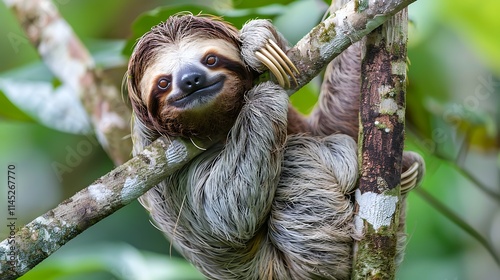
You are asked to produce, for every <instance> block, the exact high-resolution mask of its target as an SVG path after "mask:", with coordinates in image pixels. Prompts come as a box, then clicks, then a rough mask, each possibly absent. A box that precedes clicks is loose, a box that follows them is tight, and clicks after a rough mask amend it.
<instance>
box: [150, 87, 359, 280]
mask: <svg viewBox="0 0 500 280" xmlns="http://www.w3.org/2000/svg"><path fill="white" fill-rule="evenodd" d="M287 106H288V98H287V95H286V92H285V91H284V90H283V89H282V88H280V87H278V86H276V85H274V84H272V83H270V82H267V83H264V84H260V85H258V86H256V87H255V88H253V89H252V90H250V91H249V92H248V93H247V94H246V103H245V105H244V106H243V108H242V110H241V112H240V115H239V116H238V118H237V120H236V123H235V125H234V127H233V129H232V130H231V132H230V134H229V136H228V139H227V141H226V144H225V145H218V146H216V147H213V148H211V149H209V150H208V151H206V152H204V153H203V154H201V155H200V156H198V157H197V158H196V159H194V160H193V161H192V162H191V163H190V164H189V165H188V166H186V167H184V168H183V169H182V170H180V171H178V172H176V173H175V174H174V175H172V176H170V177H169V178H168V179H167V180H166V181H165V182H163V183H162V184H160V185H159V186H158V187H156V188H155V189H153V190H151V191H149V192H148V193H147V194H145V195H144V196H143V197H141V202H142V203H143V204H144V205H145V207H146V208H147V209H148V210H149V211H150V212H151V216H152V218H153V219H154V222H155V224H156V225H157V226H158V227H159V228H160V229H161V230H162V231H163V232H164V233H166V234H167V235H168V236H169V238H170V240H171V242H172V243H173V244H174V245H175V246H176V248H178V249H179V250H180V251H181V252H182V253H183V255H184V256H186V257H187V258H188V259H190V260H191V261H192V262H193V263H194V264H195V265H196V266H197V267H199V268H200V269H201V270H202V271H203V272H204V273H205V274H206V275H207V276H208V277H210V278H211V279H310V278H313V277H328V279H347V277H348V275H349V273H350V262H351V247H352V242H353V239H352V235H353V230H352V223H351V221H352V215H353V205H352V202H351V200H350V196H349V193H350V192H351V191H352V190H353V189H354V186H355V184H356V179H357V158H356V144H355V142H354V140H352V138H350V137H348V136H344V135H332V136H329V137H326V138H324V139H318V138H314V137H307V136H300V135H293V136H290V137H287V135H286V123H287V108H288V107H287ZM281 163H282V164H281ZM268 217H269V219H268ZM252 248H257V249H256V250H252ZM325 256H326V257H325Z"/></svg>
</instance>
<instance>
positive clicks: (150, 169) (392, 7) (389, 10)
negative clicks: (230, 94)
mask: <svg viewBox="0 0 500 280" xmlns="http://www.w3.org/2000/svg"><path fill="white" fill-rule="evenodd" d="M4 1H5V2H6V4H7V6H9V7H14V6H15V7H16V8H13V9H14V10H16V9H19V10H23V9H25V7H22V6H23V5H27V6H28V4H30V5H31V6H30V7H31V8H30V11H31V12H33V11H32V10H33V9H36V7H34V6H33V5H36V4H39V5H42V4H43V5H52V3H50V2H49V1H47V0H33V1H26V0H25V1H20V0H4ZM414 1H415V0H394V1H376V2H373V1H368V2H370V5H368V3H367V2H359V1H352V2H350V3H348V4H346V5H345V6H344V7H342V8H341V9H340V10H339V11H337V12H336V13H335V14H334V15H332V16H330V17H329V18H328V19H327V20H326V21H325V22H322V23H320V24H319V25H318V26H317V27H315V28H314V29H313V30H312V31H311V32H310V33H309V34H308V35H306V36H305V37H304V38H303V39H302V40H301V41H300V42H299V43H297V45H296V46H295V47H294V48H292V49H291V50H290V51H289V53H288V55H289V56H290V58H291V60H292V61H293V62H294V63H295V65H296V66H297V68H298V69H299V71H300V72H301V75H300V77H299V79H298V84H297V85H296V87H294V88H293V89H291V90H290V94H291V93H293V92H295V91H296V90H297V89H299V88H300V87H302V86H304V85H305V84H306V83H307V82H308V81H310V80H311V79H313V78H314V76H316V75H317V74H318V73H319V72H320V71H321V70H322V69H323V68H324V67H325V66H326V65H327V64H328V62H330V61H331V60H332V59H333V58H334V57H335V56H336V55H338V54H339V53H340V52H342V51H343V50H344V49H346V48H347V47H348V46H349V45H351V44H352V43H354V42H356V41H359V40H360V39H361V38H362V36H364V35H366V34H368V33H369V32H371V31H372V30H373V29H375V28H376V27H377V26H379V25H380V24H382V23H383V22H385V21H386V20H387V19H389V18H390V17H391V16H392V15H394V14H395V13H397V12H398V11H400V10H401V9H403V8H404V7H406V6H407V5H409V4H411V3H412V2H414ZM372 2H373V3H372ZM47 3H48V4H47ZM51 8H54V7H52V6H51ZM19 19H20V20H21V18H20V17H19ZM34 22H36V21H34ZM30 24H31V23H30V21H29V20H28V21H26V22H24V25H25V30H27V31H29V30H30V28H31V27H30ZM34 28H39V27H34ZM28 33H29V32H28ZM32 42H33V43H34V44H35V45H36V46H39V45H38V44H39V43H40V42H39V41H38V39H37V40H32ZM60 43H61V44H64V45H67V44H68V42H67V41H63V42H60ZM80 47H82V48H83V46H81V45H80ZM39 51H41V50H40V49H39ZM42 56H43V55H42ZM44 61H45V62H46V63H47V60H44ZM62 63H64V62H62ZM82 63H83V65H85V63H84V62H82ZM53 66H54V67H57V66H58V65H57V64H54V65H53ZM61 75H62V74H61ZM91 81H93V82H94V83H95V82H96V81H97V80H91ZM403 84H404V83H403ZM105 88H106V87H104V88H103V89H105ZM108 89H109V90H110V91H114V90H115V89H116V88H115V89H112V88H108ZM94 93H95V95H106V94H107V91H106V90H103V91H97V92H94ZM88 98H94V97H88ZM95 98H97V99H98V100H103V99H106V98H109V96H105V97H103V96H99V97H95ZM101 98H102V99H101ZM119 100H120V99H119ZM85 102H86V101H84V103H85ZM86 104H94V105H96V104H98V105H99V104H101V106H97V107H96V108H102V106H104V105H105V106H104V108H105V109H106V110H110V111H111V110H113V108H112V107H107V106H111V105H112V104H113V103H107V102H104V103H100V101H96V103H94V102H90V103H86ZM106 104H107V105H106ZM120 106H121V105H120ZM120 106H119V108H121V107H120ZM96 112H98V111H96ZM98 116H99V115H97V117H98ZM96 121H97V119H96ZM95 128H96V132H98V129H102V127H101V126H99V124H98V123H96V124H95ZM117 131H119V133H115V134H114V135H111V134H109V135H108V134H106V137H111V138H109V139H110V141H109V142H106V143H115V142H116V141H117V140H121V139H122V138H120V137H119V136H118V135H121V132H120V131H123V130H121V128H117ZM391 134H392V133H391ZM101 140H102V139H101ZM214 140H215V139H214ZM106 143H105V144H106ZM197 143H198V141H197ZM210 144H211V143H204V145H203V146H204V147H207V146H209V145H210ZM112 148H113V147H112ZM200 152H201V150H200V149H198V148H197V146H195V145H193V144H192V143H190V142H189V141H185V140H182V139H178V138H172V137H170V138H169V139H167V138H165V137H161V138H159V139H158V140H156V141H155V142H154V143H153V144H152V145H150V146H149V147H148V148H147V149H145V150H144V151H143V152H142V153H141V154H139V155H137V156H136V157H134V158H133V159H131V160H129V161H128V162H127V163H125V164H124V165H122V166H119V167H117V168H116V169H115V170H113V171H111V172H110V173H108V174H106V175H104V176H103V177H101V178H100V179H98V180H97V181H96V182H94V184H92V185H91V186H89V187H87V188H86V189H84V190H82V191H80V192H78V193H77V194H75V195H74V196H73V197H71V198H69V199H68V200H66V201H64V202H62V203H61V204H60V205H59V206H57V207H56V208H55V209H53V210H50V211H49V212H47V213H45V214H44V215H42V216H40V217H38V218H36V219H35V220H33V221H32V222H30V223H29V224H28V225H26V226H25V227H23V228H21V229H20V230H19V231H18V232H16V233H15V234H14V236H12V238H11V237H8V238H7V239H5V240H3V241H2V242H0V276H1V278H2V279H15V278H17V277H19V276H21V275H23V274H25V273H26V272H27V271H29V270H30V269H31V268H33V267H34V266H35V265H37V264H38V263H39V262H41V261H42V260H43V259H45V258H47V257H48V256H50V255H51V254H52V253H54V252H55V251H56V250H57V249H59V248H60V247H61V246H62V245H64V244H65V243H67V242H68V241H69V240H71V239H73V238H74V237H76V236H77V235H78V234H79V233H81V232H82V231H84V230H85V229H87V228H88V227H90V226H91V225H93V224H95V223H97V222H98V221H100V220H101V219H103V218H105V217H107V216H109V215H110V214H112V213H113V212H114V211H116V210H118V209H120V208H121V207H123V206H124V205H126V204H128V203H130V202H131V201H133V200H134V199H136V198H138V197H139V196H140V195H142V194H143V193H145V192H146V191H147V190H149V189H150V188H152V187H153V186H155V185H156V184H158V182H160V181H161V180H162V179H163V178H165V177H166V176H168V175H169V174H172V173H173V172H174V171H176V170H177V169H179V168H180V167H182V166H183V165H184V164H185V163H187V162H188V161H190V160H191V159H193V158H194V157H195V156H196V155H197V154H199V153H200ZM120 153H121V152H120ZM117 158H118V157H117ZM117 158H115V162H116V159H117ZM399 171H400V170H399ZM398 174H399V173H398ZM391 183H392V181H391ZM12 241H14V242H13V244H12V243H11V242H12Z"/></svg>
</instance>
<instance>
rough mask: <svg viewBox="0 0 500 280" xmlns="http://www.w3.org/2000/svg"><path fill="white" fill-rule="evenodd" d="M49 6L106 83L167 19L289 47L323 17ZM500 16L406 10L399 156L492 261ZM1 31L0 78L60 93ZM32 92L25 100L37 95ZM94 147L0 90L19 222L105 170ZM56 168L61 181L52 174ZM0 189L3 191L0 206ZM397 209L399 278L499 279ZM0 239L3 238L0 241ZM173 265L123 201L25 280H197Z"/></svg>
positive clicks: (478, 5) (312, 5) (281, 4)
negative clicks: (268, 30)
mask: <svg viewBox="0 0 500 280" xmlns="http://www.w3.org/2000/svg"><path fill="white" fill-rule="evenodd" d="M54 2H55V3H56V4H57V5H58V8H59V9H60V11H61V14H62V15H63V17H64V18H65V19H66V20H67V21H68V22H69V24H70V25H71V26H72V27H73V28H74V30H75V32H76V33H77V34H78V36H79V37H80V38H81V39H82V41H83V42H84V43H85V44H86V46H87V47H88V48H89V49H90V50H91V51H92V54H93V56H94V57H95V59H96V61H97V62H98V65H99V66H100V67H102V69H103V71H105V72H106V74H108V75H109V77H110V78H112V79H113V80H114V81H115V83H116V85H117V86H119V85H120V83H121V78H122V76H123V74H124V72H125V64H126V57H127V56H128V55H129V54H130V52H131V50H132V46H133V43H134V42H135V40H136V38H137V37H139V36H140V35H141V34H143V33H144V32H145V31H147V30H148V29H149V28H151V26H152V25H155V24H157V23H158V22H160V21H163V20H165V19H166V18H167V17H168V16H169V15H170V14H172V13H176V12H180V11H190V12H192V13H194V14H197V13H199V12H202V13H213V14H217V15H221V16H224V18H225V19H226V20H227V21H230V22H232V23H234V24H235V25H236V26H237V27H241V25H242V24H243V23H244V22H245V21H247V20H248V19H252V18H270V19H273V22H274V23H275V25H276V26H277V27H278V29H279V30H280V31H281V32H282V33H283V34H284V36H286V38H287V39H288V40H289V41H290V42H291V43H292V44H293V43H295V42H296V41H297V40H299V39H300V38H301V37H302V36H303V35H304V34H306V33H307V32H308V31H309V30H310V29H311V28H312V27H313V26H314V25H316V24H317V23H318V22H319V21H320V20H321V18H322V16H323V14H324V11H325V9H326V7H327V6H328V3H326V2H324V1H320V0H303V1H300V0H295V1H292V0H273V1H266V0H258V1H241V0H234V1H231V0H209V1H202V0H189V1H186V0H174V1H162V0H150V1H132V0H123V1H98V0H87V1H74V0H73V1H72V0H69V1H54ZM498 11H500V1H497V0H486V1H481V2H477V1H472V0H455V1H451V0H443V1H433V0H418V1H417V2H415V3H414V4H412V5H411V6H410V20H411V23H410V34H409V49H408V57H409V61H410V66H409V84H408V88H407V89H408V93H407V142H406V144H407V148H408V149H409V150H416V151H418V152H420V153H421V154H422V155H423V156H424V157H425V160H426V164H427V174H426V178H425V181H424V184H423V186H422V188H423V189H424V190H425V191H426V192H428V193H430V194H431V195H433V197H435V198H436V199H437V200H438V201H439V203H440V205H439V207H446V208H447V210H449V211H450V212H451V213H453V214H454V215H456V216H457V217H459V218H460V219H462V221H463V222H465V223H467V224H468V225H469V226H470V227H472V228H473V229H474V230H475V231H476V233H478V234H480V235H481V236H482V237H483V238H484V239H485V240H486V241H487V242H488V243H489V244H490V245H489V246H490V247H491V248H492V249H493V250H494V251H496V252H497V254H498V252H499V250H500V201H499V198H498V196H499V194H500V184H499V182H500V177H499V172H498V171H499V168H500V156H499V145H500V137H499V135H498V128H499V122H500V116H499V112H498V108H499V107H500V95H499V92H500V79H499V77H500V36H499V35H500V33H499V30H500V19H499V18H498V16H497V14H498ZM0 21H1V27H0V38H4V40H0V59H1V60H0V61H1V63H0V79H1V78H5V77H10V78H12V77H15V78H16V79H18V81H20V82H24V83H30V82H32V81H44V82H46V83H48V84H50V85H52V87H53V88H54V89H56V88H58V87H59V86H61V85H60V83H59V82H58V81H57V79H55V78H54V77H53V76H52V75H51V74H50V73H49V72H48V71H47V69H46V68H44V66H43V65H42V64H41V63H40V61H39V59H38V56H37V54H36V51H35V50H34V48H33V47H32V46H31V45H30V44H29V43H28V41H27V39H26V37H25V35H24V33H23V32H22V30H21V29H20V27H19V25H18V23H17V22H16V20H15V19H14V17H13V16H12V15H11V14H10V11H8V10H7V9H6V7H5V6H4V5H3V4H0ZM320 82H321V80H320V79H319V78H318V79H315V80H313V82H311V83H310V84H309V85H308V86H306V87H305V88H303V89H302V90H301V91H300V93H297V94H295V95H294V96H293V97H292V101H293V104H294V105H295V106H296V107H298V108H299V109H300V110H301V111H302V112H304V113H307V112H310V110H311V109H312V108H313V106H314V103H315V101H316V99H317V95H318V92H319V85H320ZM29 94H33V97H36V95H37V91H36V90H33V92H32V93H31V92H30V93H29ZM124 99H126V97H125V96H124ZM89 143H90V144H89ZM92 143H95V136H92V135H90V136H86V135H75V134H69V133H64V132H60V131H56V130H54V129H51V128H47V127H45V126H43V125H41V124H40V123H39V119H38V118H37V116H36V114H34V113H30V112H24V111H22V110H20V109H19V108H18V106H16V105H14V104H13V103H12V102H11V101H9V99H7V98H6V96H5V95H4V94H3V93H2V92H0V154H1V155H2V156H1V158H0V166H5V165H6V164H8V163H15V164H16V165H17V166H18V169H19V182H18V186H19V193H20V195H19V201H18V215H19V216H18V219H19V223H20V224H19V225H21V224H22V223H27V222H29V221H30V220H32V219H33V218H35V217H36V216H38V215H40V214H42V213H44V212H45V211H47V210H49V209H51V208H53V207H54V206H56V205H57V204H58V203H59V202H60V201H62V200H63V199H64V198H67V197H69V196H71V195H72V194H74V192H76V191H78V190H80V189H82V188H84V187H85V186H87V185H88V184H90V183H91V182H93V181H94V180H95V179H96V178H98V177H99V176H100V175H103V174H105V173H107V172H108V171H110V170H111V169H112V168H113V165H112V163H111V161H110V160H109V159H108V158H107V157H106V155H105V153H104V152H103V150H102V149H101V148H100V147H99V146H97V145H95V144H92ZM83 144H87V145H90V147H92V148H91V149H90V151H88V153H87V152H86V153H84V154H82V153H77V152H75V151H77V150H78V147H80V146H81V145H83ZM55 163H60V164H64V165H66V166H68V167H69V169H70V171H66V172H64V173H60V172H57V170H56V169H54V168H53V167H54V164H55ZM2 176H4V174H3V173H0V180H3V178H4V177H2ZM3 188H4V186H3V185H2V184H0V191H1V193H2V195H1V196H0V199H2V201H4V200H5V199H4V196H3V195H4V193H5V191H4V189H3ZM1 203H3V202H0V204H1ZM408 204H409V208H408V218H407V226H408V235H409V238H408V240H409V241H408V246H407V251H406V259H405V262H404V263H403V265H402V267H400V269H399V272H398V278H399V279H422V278H424V279H436V280H438V279H439V280H442V279H498V278H499V275H500V269H499V268H498V265H497V264H495V262H494V261H493V258H492V257H491V255H490V254H488V252H487V250H485V249H484V247H483V246H482V245H481V244H480V243H479V242H478V241H477V240H476V239H474V238H473V237H471V235H470V234H468V233H467V232H466V231H464V230H463V229H462V228H460V227H458V226H457V223H456V221H455V222H453V221H452V220H451V219H450V217H447V216H446V215H445V214H446V213H444V211H442V210H440V208H439V207H437V206H436V205H433V204H430V203H429V202H428V201H427V200H425V199H424V196H422V195H419V194H418V193H412V194H410V196H409V203H408ZM3 215H4V213H3V212H0V221H5V217H4V216H3ZM6 235H7V233H6V232H5V229H4V228H3V227H2V228H1V229H0V238H4V237H5V236H6ZM91 244H92V245H95V246H90V245H91ZM131 246H132V247H131ZM159 254H161V255H159ZM169 255H173V257H172V258H171V257H170V256H169ZM178 257H179V256H178V254H177V253H176V252H175V250H172V249H171V248H170V246H169V244H168V242H167V241H166V240H165V239H164V238H163V237H162V236H161V234H160V233H159V232H158V230H156V229H155V228H154V227H153V226H152V225H150V224H149V222H148V217H147V214H146V213H145V211H144V210H143V209H142V208H141V207H140V206H139V205H138V203H133V204H131V205H129V206H127V207H124V208H123V209H122V210H120V211H118V212H117V213H115V214H114V215H112V216H111V217H108V218H106V219H105V220H103V221H102V222H100V223H98V224H97V225H95V226H93V227H92V228H91V229H89V230H87V231H85V232H84V233H82V234H81V235H80V236H79V237H78V238H76V239H75V240H73V241H72V242H70V243H69V244H67V245H66V246H64V247H63V248H61V249H60V250H59V251H58V252H57V253H56V254H54V255H53V256H51V257H50V258H49V259H47V260H46V261H44V262H43V263H42V264H40V265H39V266H37V268H35V269H34V270H33V271H31V272H30V273H28V274H27V275H26V276H24V277H22V279H90V278H91V279H110V278H112V279H139V278H137V277H135V276H137V275H139V276H142V277H147V276H149V278H140V279H199V278H200V276H199V274H196V272H195V270H194V269H193V268H192V267H191V266H190V265H188V264H186V263H185V262H183V261H179V260H178ZM192 273H194V274H192ZM146 275H147V276H146ZM134 277H135V278H134ZM155 277H156V278H155ZM169 277H170V278H169ZM181 277H184V278H181Z"/></svg>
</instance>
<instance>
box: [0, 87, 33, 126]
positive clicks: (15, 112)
mask: <svg viewBox="0 0 500 280" xmlns="http://www.w3.org/2000/svg"><path fill="white" fill-rule="evenodd" d="M0 108H2V110H0V117H1V118H6V119H9V120H17V121H24V122H34V121H35V120H34V119H33V118H32V117H30V116H29V115H28V114H26V113H24V112H23V111H22V110H19V108H18V107H17V106H15V105H14V104H12V102H10V100H9V99H8V98H7V97H6V96H5V94H4V93H3V91H1V90H0Z"/></svg>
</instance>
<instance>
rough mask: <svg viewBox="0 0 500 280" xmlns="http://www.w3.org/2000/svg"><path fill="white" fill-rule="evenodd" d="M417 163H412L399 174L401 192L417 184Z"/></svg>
mask: <svg viewBox="0 0 500 280" xmlns="http://www.w3.org/2000/svg"><path fill="white" fill-rule="evenodd" d="M418 167H419V163H418V162H415V163H413V164H412V165H411V166H410V168H408V170H406V171H405V172H403V173H402V174H401V193H407V192H409V191H411V190H412V189H413V188H415V186H416V184H417V177H418Z"/></svg>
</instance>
